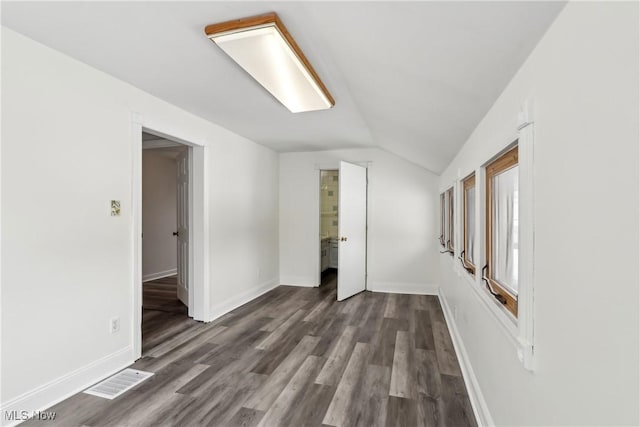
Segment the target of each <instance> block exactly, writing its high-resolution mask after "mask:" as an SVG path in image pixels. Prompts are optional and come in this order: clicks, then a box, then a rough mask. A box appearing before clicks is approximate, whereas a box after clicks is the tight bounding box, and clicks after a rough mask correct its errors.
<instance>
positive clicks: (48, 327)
mask: <svg viewBox="0 0 640 427" xmlns="http://www.w3.org/2000/svg"><path fill="white" fill-rule="evenodd" d="M212 102H215V100H214V101H212ZM2 107H3V108H2V151H3V152H2V247H3V250H2V297H3V298H2V313H1V316H2V365H1V369H2V372H1V375H2V385H1V394H2V407H3V408H6V407H9V408H16V406H15V405H18V407H19V409H28V410H31V409H36V406H40V407H41V406H44V405H47V404H49V403H51V402H52V401H53V400H56V399H59V398H60V397H63V396H64V395H65V394H67V393H70V392H73V391H77V389H78V387H81V386H83V385H86V384H87V383H88V382H91V381H95V380H96V379H97V378H99V377H100V376H103V375H105V374H106V373H108V372H109V371H113V370H115V369H118V368H119V367H121V366H124V365H126V364H127V363H129V362H131V360H132V357H133V353H132V334H131V330H132V328H133V325H132V323H131V322H132V319H131V310H132V295H133V289H134V285H133V265H132V259H133V255H132V250H133V249H132V248H133V243H132V242H133V235H132V229H133V228H132V224H133V217H132V212H131V203H132V200H131V197H132V154H133V149H132V138H133V136H132V135H131V129H132V123H131V121H132V117H131V116H132V112H138V113H141V114H142V116H143V125H144V126H145V127H147V128H150V129H157V128H158V127H161V128H162V129H161V130H162V131H163V132H164V133H167V134H169V135H173V136H176V137H179V138H182V139H184V140H187V141H190V142H193V143H194V144H199V145H204V146H205V147H206V149H205V153H206V167H207V170H206V173H207V174H208V175H207V179H206V182H205V187H206V194H207V197H208V204H207V211H208V214H209V230H208V235H209V237H210V240H211V249H210V252H209V257H210V266H211V272H210V284H209V285H210V286H211V304H212V311H213V313H214V315H215V314H219V309H220V308H221V307H222V308H224V307H231V306H233V304H235V303H237V302H239V301H241V300H242V299H243V298H248V297H250V296H251V295H255V294H256V293H259V292H261V291H264V290H265V289H267V288H268V287H269V286H274V285H276V284H277V282H278V220H277V216H278V156H277V154H276V153H274V152H273V151H271V150H269V149H267V148H264V147H262V146H259V145H257V144H254V143H253V142H251V141H248V140H246V139H244V138H242V137H239V136H237V135H235V134H233V133H231V132H229V131H227V130H225V129H223V128H221V127H219V126H217V125H214V124H212V123H210V122H208V121H206V120H203V119H201V118H198V117H196V116H194V115H192V114H189V113H187V112H185V111H183V110H180V109H178V108H176V107H174V106H172V105H170V104H168V103H166V102H163V101H161V100H159V99H157V98H154V97H152V96H150V95H148V94H146V93H144V92H142V91H140V90H138V89H136V88H134V87H132V86H130V85H128V84H125V83H123V82H121V81H119V80H117V79H115V78H113V77H111V76H108V75H106V74H104V73H102V72H100V71H97V70H95V69H93V68H91V67H88V66H86V65H84V64H82V63H80V62H78V61H75V60H73V59H71V58H69V57H67V56H65V55H63V54H61V53H59V52H56V51H54V50H52V49H49V48H47V47H45V46H43V45H41V44H38V43H35V42H33V41H31V40H29V39H27V38H25V37H23V36H21V35H19V34H17V33H15V32H13V31H11V30H9V29H6V28H3V29H2ZM111 199H117V200H121V201H122V216H120V217H111V216H110V215H109V201H110V200H111ZM257 270H259V274H257ZM216 310H218V311H216ZM113 316H119V317H120V319H121V330H120V332H119V333H117V334H110V333H109V330H108V323H109V319H110V318H111V317H113ZM40 386H45V387H44V388H43V389H42V390H39V391H38V390H36V388H38V387H40ZM20 396H22V398H23V399H22V398H21V397H20ZM16 399H17V400H16ZM25 406H26V407H25Z"/></svg>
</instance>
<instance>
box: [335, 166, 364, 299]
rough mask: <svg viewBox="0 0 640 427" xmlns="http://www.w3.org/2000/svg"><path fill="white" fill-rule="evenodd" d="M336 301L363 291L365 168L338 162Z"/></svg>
mask: <svg viewBox="0 0 640 427" xmlns="http://www.w3.org/2000/svg"><path fill="white" fill-rule="evenodd" d="M339 176H340V178H339V192H338V198H339V208H338V241H339V249H338V301H342V300H344V299H347V298H349V297H351V296H353V295H355V294H357V293H359V292H362V291H364V290H365V289H366V280H367V168H365V167H362V166H358V165H354V164H351V163H347V162H340V175H339Z"/></svg>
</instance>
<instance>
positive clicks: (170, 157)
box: [141, 132, 195, 355]
mask: <svg viewBox="0 0 640 427" xmlns="http://www.w3.org/2000/svg"><path fill="white" fill-rule="evenodd" d="M192 158H193V153H192V147H190V146H188V145H185V144H182V143H179V142H175V141H172V140H169V139H166V138H162V137H159V136H156V135H153V134H151V133H147V132H143V133H142V205H141V207H142V355H146V354H148V353H150V352H152V351H153V349H154V348H155V347H156V346H157V345H158V344H160V343H161V342H163V341H165V340H168V339H171V338H172V336H171V334H168V333H167V332H168V331H174V332H173V333H174V334H177V333H179V332H180V331H181V330H182V329H183V327H187V326H188V325H190V324H192V323H195V322H194V321H193V320H192V319H191V318H190V316H192V315H193V314H192V312H193V309H192V303H191V301H190V297H189V294H190V274H189V258H190V248H189V228H190V227H189V225H190V224H189V222H190V220H189V211H190V210H191V205H192V203H191V197H190V192H189V182H190V175H191V172H190V171H191V160H190V159H192Z"/></svg>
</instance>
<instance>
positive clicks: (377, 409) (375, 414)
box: [348, 365, 391, 427]
mask: <svg viewBox="0 0 640 427" xmlns="http://www.w3.org/2000/svg"><path fill="white" fill-rule="evenodd" d="M390 382H391V369H390V368H388V367H386V366H376V365H367V367H366V368H365V373H364V379H363V382H362V387H361V391H362V392H361V393H358V395H357V396H356V398H355V399H354V402H353V407H352V410H351V411H350V415H349V422H348V424H349V425H353V426H362V427H370V426H385V425H386V422H387V404H388V402H389V385H390Z"/></svg>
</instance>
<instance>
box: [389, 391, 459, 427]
mask: <svg viewBox="0 0 640 427" xmlns="http://www.w3.org/2000/svg"><path fill="white" fill-rule="evenodd" d="M417 424H418V402H417V401H416V400H414V399H405V398H404V397H396V396H389V402H388V404H387V422H386V425H387V426H398V427H401V426H403V427H404V426H415V425H417ZM451 425H452V426H457V425H462V424H451Z"/></svg>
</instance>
